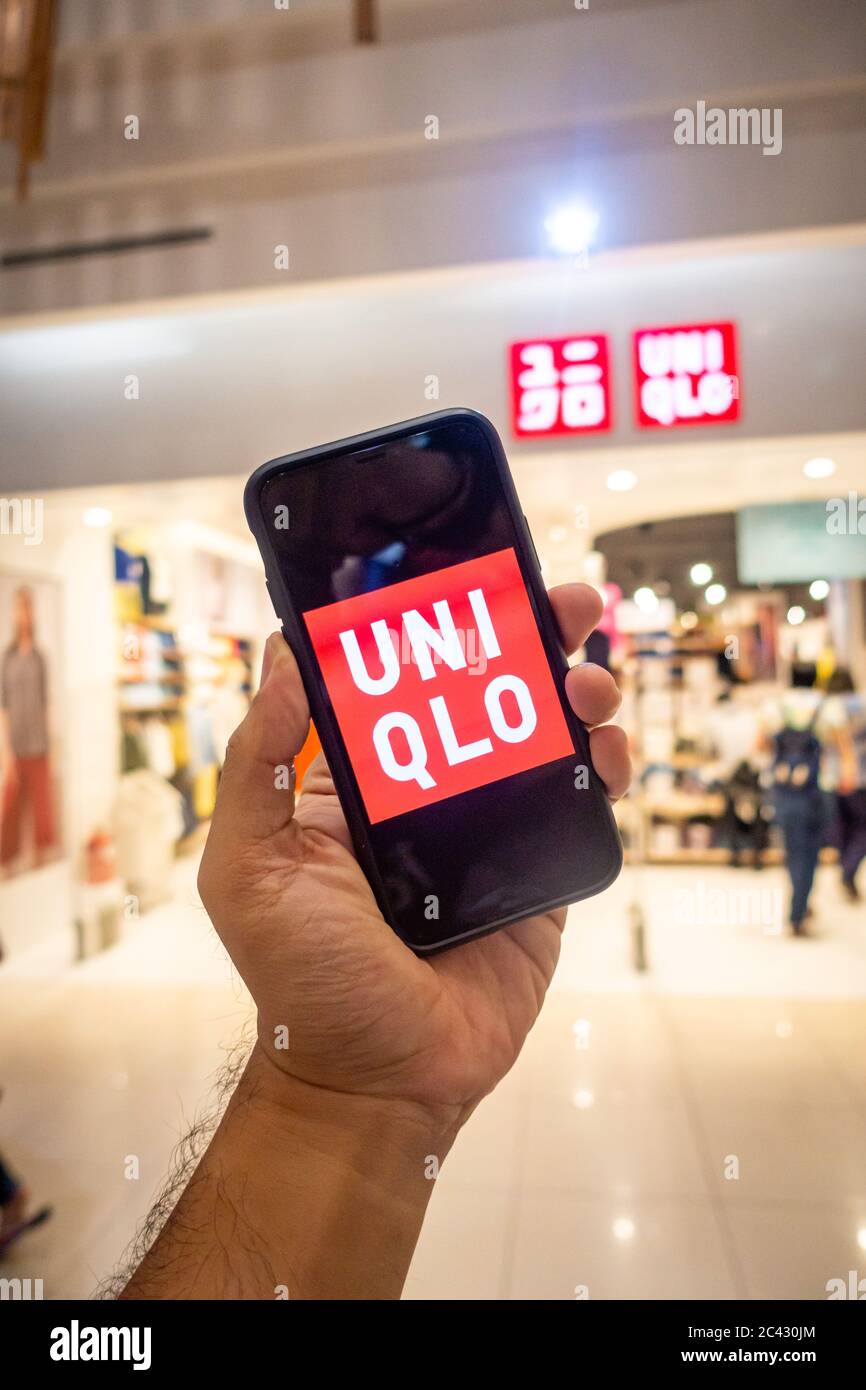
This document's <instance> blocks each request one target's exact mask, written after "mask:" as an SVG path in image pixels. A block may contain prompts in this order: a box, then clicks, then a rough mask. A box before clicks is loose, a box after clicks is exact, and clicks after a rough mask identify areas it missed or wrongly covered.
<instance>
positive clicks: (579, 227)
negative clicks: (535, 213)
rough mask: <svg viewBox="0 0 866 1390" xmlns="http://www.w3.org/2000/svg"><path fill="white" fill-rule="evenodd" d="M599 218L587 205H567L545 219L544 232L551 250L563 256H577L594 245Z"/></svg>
mask: <svg viewBox="0 0 866 1390" xmlns="http://www.w3.org/2000/svg"><path fill="white" fill-rule="evenodd" d="M598 222H599V217H598V213H597V212H596V211H595V209H594V208H590V207H587V206H586V204H585V203H567V204H566V205H565V206H563V207H561V208H556V209H555V210H554V211H553V212H552V213H551V214H550V216H549V217H546V218H545V219H544V230H545V231H546V232H547V239H548V241H549V242H550V247H551V250H553V251H558V252H559V253H560V255H563V256H577V255H579V254H580V252H581V251H585V250H586V249H587V247H588V246H590V245H591V244H592V241H593V238H594V237H595V233H596V230H597V228H598Z"/></svg>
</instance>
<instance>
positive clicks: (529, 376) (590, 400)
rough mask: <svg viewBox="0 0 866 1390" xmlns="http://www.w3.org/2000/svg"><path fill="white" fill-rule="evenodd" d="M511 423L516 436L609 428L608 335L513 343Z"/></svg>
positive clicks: (530, 436)
mask: <svg viewBox="0 0 866 1390" xmlns="http://www.w3.org/2000/svg"><path fill="white" fill-rule="evenodd" d="M511 400H512V425H513V429H514V433H515V434H516V435H517V436H518V437H519V438H532V437H536V438H537V437H539V436H544V435H551V434H592V433H594V432H595V431H597V430H609V429H610V423H611V419H610V375H609V371H608V358H607V338H606V337H605V336H604V335H603V334H588V333H581V334H573V335H572V337H570V338H532V339H530V340H529V341H527V342H523V343H512V345H511Z"/></svg>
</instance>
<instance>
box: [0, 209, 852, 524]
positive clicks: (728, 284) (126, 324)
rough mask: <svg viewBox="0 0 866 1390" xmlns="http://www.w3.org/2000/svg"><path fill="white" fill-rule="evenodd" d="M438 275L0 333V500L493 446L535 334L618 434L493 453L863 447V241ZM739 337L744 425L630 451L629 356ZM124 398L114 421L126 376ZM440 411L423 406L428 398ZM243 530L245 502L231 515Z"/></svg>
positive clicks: (647, 438) (651, 436)
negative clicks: (812, 440)
mask: <svg viewBox="0 0 866 1390" xmlns="http://www.w3.org/2000/svg"><path fill="white" fill-rule="evenodd" d="M691 250H692V254H688V255H687V254H685V253H683V254H682V255H681V257H680V256H678V255H677V254H676V253H674V254H670V253H669V254H667V255H661V256H659V257H655V258H654V257H652V256H649V255H646V256H639V255H635V256H634V257H631V256H629V255H627V254H624V255H622V256H619V257H612V258H609V259H608V260H605V259H604V258H603V257H602V258H599V259H598V260H597V261H594V262H593V261H592V260H591V261H590V268H589V270H588V271H573V270H571V269H569V268H568V267H564V266H559V265H557V264H554V263H551V262H549V261H548V262H527V263H524V264H518V265H513V266H506V267H488V268H486V269H485V270H483V271H482V270H466V271H459V270H455V271H440V272H431V273H427V274H419V275H412V276H395V277H391V278H382V279H377V280H364V281H357V282H352V283H341V282H337V283H334V284H328V285H321V286H317V287H309V288H304V287H299V288H298V289H297V290H296V291H293V292H283V293H279V292H272V293H269V294H261V295H258V296H249V297H236V298H229V299H227V300H226V301H225V302H222V303H218V304H216V305H207V304H205V305H198V304H197V303H196V301H194V300H193V301H189V302H187V303H185V304H183V305H179V306H172V305H167V306H162V307H160V308H157V309H152V310H151V311H149V312H148V313H147V314H140V315H139V314H135V313H133V314H131V315H129V316H120V315H109V316H105V317H100V316H98V315H94V316H93V317H92V318H80V317H73V318H70V319H69V320H67V321H65V322H61V323H54V324H47V325H42V324H34V325H27V326H25V324H24V323H23V322H21V323H20V326H18V324H19V321H18V320H16V319H11V320H7V321H6V324H5V328H6V331H5V332H2V331H0V417H2V419H3V421H4V428H3V434H2V438H0V478H2V479H3V483H2V487H5V488H7V489H14V488H19V489H24V490H29V489H32V488H34V487H37V486H38V487H62V486H69V485H73V484H82V483H95V482H133V481H143V480H146V479H152V478H172V477H174V478H194V477H209V476H212V475H214V474H221V473H222V474H230V475H238V474H247V473H249V472H251V471H252V469H253V468H254V467H255V466H256V465H257V464H259V463H261V462H263V461H264V460H265V459H267V458H270V457H274V456H275V455H279V454H283V453H288V452H290V451H291V450H293V449H298V448H302V447H304V446H307V445H311V444H316V443H321V442H323V441H325V440H327V439H334V438H340V437H341V436H343V435H349V434H353V433H356V432H358V431H360V430H365V429H372V428H375V427H376V426H379V425H383V424H387V423H390V422H391V421H394V420H399V419H407V418H410V417H412V416H415V415H420V414H424V413H426V412H427V411H429V410H432V409H436V408H441V407H445V406H458V405H461V406H462V405H468V406H473V407H474V408H476V409H478V410H481V411H482V412H483V413H485V414H486V415H489V416H490V418H491V419H492V420H493V421H494V423H495V424H496V425H497V427H498V428H499V429H500V431H501V432H502V434H503V437H504V438H506V439H508V438H509V434H510V425H509V421H510V411H509V399H508V378H507V370H506V350H507V347H508V344H509V343H511V342H515V341H518V340H520V339H524V338H527V337H531V336H532V335H533V334H536V333H537V334H542V335H546V336H551V337H555V336H558V335H562V334H567V333H573V332H590V333H597V332H606V333H608V334H609V336H610V339H611V348H612V352H613V391H614V402H613V413H614V429H613V431H612V432H611V434H610V435H609V436H598V435H596V436H591V437H589V438H587V439H584V440H580V441H576V440H574V439H571V438H569V439H566V440H565V441H563V440H558V441H550V442H549V443H547V444H545V445H544V446H542V447H541V448H539V446H538V445H537V444H535V445H534V446H533V447H532V448H531V449H530V448H529V447H528V446H527V445H526V444H519V443H517V442H514V441H511V442H509V453H510V454H511V456H512V457H513V458H514V459H516V460H518V461H519V459H520V457H521V456H522V455H529V454H530V453H532V454H533V455H538V454H539V453H540V454H542V455H544V456H546V457H549V458H550V459H551V461H552V460H554V459H556V458H562V459H566V460H571V459H573V460H574V461H575V467H576V466H577V460H579V459H580V458H581V457H582V456H584V455H585V454H587V453H588V452H589V451H591V450H593V449H595V450H597V449H598V448H599V447H600V446H605V445H606V446H615V447H632V446H634V447H635V448H637V449H639V450H643V449H658V448H659V447H660V446H662V447H663V448H664V449H665V450H667V451H669V452H670V454H671V456H673V455H675V454H677V453H680V454H685V455H686V456H688V454H689V451H690V450H691V451H694V450H695V448H696V447H700V448H703V447H704V446H705V445H707V444H708V443H709V442H712V441H725V442H726V443H727V442H737V441H739V440H743V439H759V438H761V437H778V436H784V435H816V434H820V433H822V432H827V431H832V432H840V431H856V430H862V429H864V428H866V400H864V395H863V389H862V343H863V334H864V328H866V228H864V229H862V230H861V231H860V232H859V233H858V234H857V235H856V236H855V235H854V233H852V234H851V235H850V237H848V236H846V237H841V236H837V235H830V234H827V236H826V237H825V238H824V239H823V241H822V240H821V239H819V240H818V243H817V244H815V241H814V239H812V241H809V242H806V241H804V242H803V243H802V244H801V243H800V241H799V240H798V239H794V240H793V242H790V241H788V240H786V239H785V238H782V239H776V240H773V241H770V242H768V243H766V244H759V245H755V244H753V243H750V242H746V243H744V244H742V245H735V246H733V247H732V246H729V245H727V244H725V243H719V244H717V245H715V246H713V247H711V248H704V251H703V254H700V248H691ZM715 319H726V320H727V319H733V320H735V321H736V322H737V324H738V327H739V340H740V378H741V419H740V420H739V422H737V423H735V424H729V425H719V426H714V427H704V426H701V427H700V428H699V429H693V430H689V431H685V432H684V431H679V432H677V433H676V434H675V435H674V434H670V435H665V437H664V439H663V440H661V439H660V438H659V434H658V431H645V430H644V431H641V430H638V429H637V428H636V426H635V423H634V407H633V399H632V360H631V352H632V346H631V334H632V332H633V331H634V329H636V328H642V327H643V328H645V327H649V326H652V325H657V324H666V323H671V324H676V323H700V322H705V321H708V320H709V321H713V320H715ZM133 373H134V374H136V375H137V376H138V377H139V385H140V398H139V399H137V400H127V399H125V395H124V382H125V379H126V377H127V375H128V374H133ZM431 375H435V376H437V377H438V379H439V386H440V396H439V399H438V400H430V399H428V398H427V397H426V395H425V383H426V380H427V378H428V377H429V376H431ZM238 514H239V516H240V498H238Z"/></svg>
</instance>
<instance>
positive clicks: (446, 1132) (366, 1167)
mask: <svg viewBox="0 0 866 1390" xmlns="http://www.w3.org/2000/svg"><path fill="white" fill-rule="evenodd" d="M238 1095H239V1099H240V1100H241V1101H244V1102H245V1103H247V1104H249V1105H250V1106H251V1107H252V1108H253V1109H254V1110H255V1112H256V1114H257V1118H258V1123H259V1124H260V1125H261V1126H262V1128H263V1130H264V1132H265V1133H268V1134H270V1136H271V1138H272V1140H273V1142H274V1143H276V1144H279V1143H280V1142H282V1141H284V1140H285V1139H286V1138H287V1137H288V1136H291V1142H292V1144H293V1145H300V1144H303V1145H307V1146H311V1147H314V1148H323V1149H325V1148H326V1149H327V1152H328V1153H329V1154H331V1155H333V1156H334V1157H338V1158H340V1159H342V1160H344V1161H350V1162H351V1163H352V1164H353V1165H354V1166H355V1167H356V1168H357V1170H358V1172H359V1173H361V1174H365V1173H368V1174H369V1176H370V1177H371V1178H375V1177H377V1176H380V1177H381V1176H382V1175H383V1173H384V1172H386V1171H389V1170H394V1171H395V1172H396V1171H400V1170H407V1169H408V1171H410V1172H411V1171H412V1170H413V1169H414V1168H415V1167H416V1166H417V1164H418V1161H419V1156H420V1159H421V1160H422V1161H424V1160H426V1159H427V1158H428V1157H429V1156H431V1155H433V1156H435V1157H437V1158H438V1161H439V1165H440V1166H441V1163H442V1161H443V1160H444V1158H445V1155H446V1154H447V1153H448V1151H449V1149H450V1148H451V1145H452V1144H453V1142H454V1140H455V1138H456V1137H457V1134H458V1132H459V1130H460V1127H461V1125H462V1124H463V1121H464V1120H465V1118H466V1115H465V1112H464V1109H463V1107H461V1106H458V1105H453V1106H445V1105H439V1106H437V1105H429V1104H426V1103H420V1102H417V1101H414V1100H410V1099H407V1098H403V1097H396V1096H378V1095H372V1094H369V1093H363V1094H360V1093H355V1092H348V1091H333V1090H330V1089H328V1088H327V1087H323V1086H318V1085H315V1084H313V1083H311V1082H308V1081H304V1080H303V1079H302V1078H300V1077H297V1076H295V1075H294V1074H292V1073H289V1072H286V1071H284V1070H283V1069H282V1068H281V1067H280V1066H279V1065H278V1064H277V1063H276V1062H275V1061H273V1060H272V1059H271V1058H270V1057H269V1056H268V1054H267V1051H266V1049H265V1048H264V1047H263V1046H262V1044H261V1042H257V1043H256V1044H255V1047H254V1048H253V1051H252V1053H251V1055H250V1058H249V1062H248V1063H247V1068H246V1071H245V1073H244V1077H243V1080H242V1082H241V1084H240V1086H239V1087H238ZM428 1186H429V1184H428Z"/></svg>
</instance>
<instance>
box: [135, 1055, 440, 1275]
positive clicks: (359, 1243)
mask: <svg viewBox="0 0 866 1390" xmlns="http://www.w3.org/2000/svg"><path fill="white" fill-rule="evenodd" d="M453 1137H454V1135H453V1132H452V1131H451V1128H450V1123H449V1121H447V1120H444V1119H443V1118H441V1117H436V1118H435V1119H434V1118H433V1117H432V1116H430V1115H429V1114H428V1112H426V1111H421V1110H420V1109H419V1108H418V1107H415V1106H412V1105H408V1104H407V1105H403V1104H401V1103H398V1102H394V1101H379V1100H376V1099H372V1098H369V1097H360V1096H345V1095H334V1094H332V1093H328V1092H323V1091H321V1090H319V1089H318V1088H316V1087H311V1086H307V1085H306V1084H305V1083H303V1082H298V1081H295V1080H293V1079H292V1078H289V1077H286V1076H284V1075H283V1074H281V1073H279V1072H278V1071H277V1070H276V1068H275V1067H274V1066H273V1064H272V1063H271V1062H270V1061H268V1059H267V1058H266V1057H264V1056H263V1054H262V1053H261V1051H260V1050H259V1048H258V1046H257V1047H256V1048H255V1049H254V1050H253V1053H252V1055H251V1057H250V1060H249V1062H248V1064H247V1067H246V1070H245V1071H244V1073H243V1076H242V1077H241V1080H240V1082H239V1084H238V1087H237V1089H236V1091H235V1093H234V1095H233V1097H232V1099H231V1101H230V1102H229V1105H228V1108H227V1110H226V1113H225V1115H224V1117H223V1119H222V1121H221V1123H220V1125H219V1128H218V1129H217V1131H216V1133H215V1135H214V1137H213V1139H212V1141H211V1143H210V1145H209V1147H208V1149H207V1151H206V1153H205V1154H204V1156H203V1158H202V1159H201V1161H200V1163H199V1165H198V1167H197V1168H196V1170H195V1173H194V1175H193V1177H192V1179H191V1181H190V1182H189V1184H188V1186H187V1187H186V1189H185V1191H184V1192H183V1195H182V1196H181V1198H180V1200H179V1202H178V1203H177V1206H176V1207H175V1209H174V1211H173V1212H172V1214H171V1216H170V1217H169V1219H168V1221H167V1222H166V1224H165V1226H164V1228H163V1230H162V1232H161V1234H160V1236H159V1237H158V1239H157V1240H156V1242H155V1243H154V1245H153V1247H152V1248H151V1250H150V1251H149V1252H148V1254H147V1255H146V1256H145V1257H144V1259H143V1260H142V1262H141V1264H140V1265H139V1267H138V1269H137V1270H136V1271H135V1273H134V1274H133V1276H132V1278H131V1280H130V1281H129V1283H128V1284H127V1286H126V1288H125V1289H124V1291H123V1293H122V1294H121V1295H120V1296H121V1298H142V1299H207V1298H214V1299H261V1298H270V1299H273V1298H280V1297H283V1298H285V1297H289V1298H301V1299H310V1298H312V1299H354V1298H359V1299H363V1298H372V1299H387V1298H399V1296H400V1292H401V1290H402V1287H403V1282H404V1280H405V1277H406V1272H407V1270H408V1267H409V1262H410V1260H411V1258H412V1252H413V1251H414V1248H415V1243H416V1241H417V1239H418V1234H419V1232H420V1229H421V1223H422V1221H423V1218H424V1212H425V1210H426V1206H427V1202H428V1201H429V1198H430V1194H431V1191H432V1188H433V1183H432V1181H431V1180H430V1179H429V1177H428V1176H427V1173H428V1172H429V1171H430V1169H431V1167H432V1165H431V1164H429V1163H428V1158H429V1156H431V1155H434V1156H435V1157H436V1159H437V1160H438V1162H439V1163H441V1162H442V1160H443V1159H444V1157H445V1154H446V1153H447V1150H448V1148H449V1147H450V1145H451V1143H452V1141H453Z"/></svg>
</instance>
